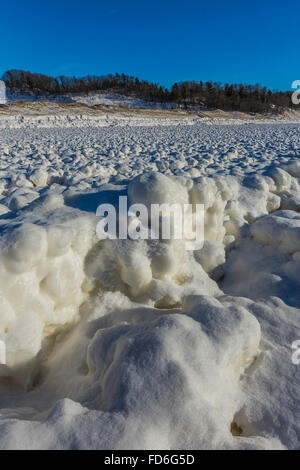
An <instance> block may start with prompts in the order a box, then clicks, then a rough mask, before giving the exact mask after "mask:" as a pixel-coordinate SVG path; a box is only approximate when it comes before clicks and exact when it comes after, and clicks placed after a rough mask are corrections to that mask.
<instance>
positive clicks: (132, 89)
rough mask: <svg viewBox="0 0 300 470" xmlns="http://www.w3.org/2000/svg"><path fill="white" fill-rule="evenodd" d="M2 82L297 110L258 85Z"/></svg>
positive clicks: (43, 78) (26, 78) (282, 95)
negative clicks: (170, 85) (166, 85)
mask: <svg viewBox="0 0 300 470" xmlns="http://www.w3.org/2000/svg"><path fill="white" fill-rule="evenodd" d="M2 80H4V82H5V83H6V86H7V87H8V88H10V89H16V90H20V91H22V92H32V93H36V94H67V93H89V92H94V91H114V92H115V93H119V94H123V95H127V96H133V97H135V98H140V99H143V100H146V101H153V102H160V103H172V104H176V105H181V106H183V107H184V108H193V107H203V108H218V109H223V110H232V111H244V112H253V113H267V112H280V111H281V110H282V109H284V108H295V109H299V106H295V105H293V104H292V100H291V95H292V92H288V91H287V92H278V91H276V92H272V91H271V90H268V89H267V88H266V87H261V86H259V85H244V84H228V83H226V84H225V85H221V84H220V83H216V82H212V81H208V82H202V81H200V82H195V81H186V82H180V83H175V84H174V85H173V86H172V88H171V89H167V88H164V87H162V86H159V85H158V84H156V83H149V82H148V81H146V80H139V79H138V78H136V77H131V76H128V75H125V74H123V73H122V74H118V73H116V74H115V75H106V76H92V75H88V76H86V77H82V78H77V77H65V76H60V77H49V76H47V75H43V74H40V73H31V72H25V71H23V70H9V71H7V72H5V74H4V75H3V77H2Z"/></svg>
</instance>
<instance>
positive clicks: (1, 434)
mask: <svg viewBox="0 0 300 470" xmlns="http://www.w3.org/2000/svg"><path fill="white" fill-rule="evenodd" d="M299 131H300V125H299V124H296V123H284V124H283V123H272V124H270V123H269V124H266V123H262V122H252V123H250V122H245V121H244V122H242V121H238V120H236V121H235V122H234V123H233V122H231V121H221V120H220V121H217V122H216V121H213V120H202V121H200V120H180V119H173V120H172V119H158V118H157V119H153V118H152V119H150V118H149V117H147V118H146V117H145V118H144V119H142V118H141V117H139V118H136V119H133V118H131V119H130V118H124V117H114V118H112V117H110V118H108V117H104V118H101V119H100V118H97V119H96V118H94V119H91V118H89V119H88V118H87V117H84V116H82V117H81V118H80V119H79V118H78V117H73V118H71V117H61V116H60V117H57V118H55V117H36V118H34V117H31V118H29V117H27V118H21V117H1V119H0V194H1V196H0V197H1V201H0V341H1V342H2V344H3V343H4V344H5V347H6V364H2V365H0V448H1V449H285V448H289V449H297V448H299V434H300V430H299V422H300V419H299V418H300V416H299V405H298V400H299V371H300V369H299V367H300V365H296V364H295V363H293V361H292V355H293V352H294V351H293V349H292V343H293V342H294V341H295V340H298V339H300V321H299V314H300V290H299V282H300V281H299V279H300V215H299V212H300V159H299V157H300V132H299ZM127 194H128V196H129V200H130V202H131V203H135V202H137V203H141V202H142V203H144V204H146V205H149V204H151V203H159V204H160V203H164V202H167V203H174V202H177V203H179V204H184V203H187V202H190V203H199V204H204V207H205V242H204V246H203V248H202V249H201V250H197V251H194V252H193V251H186V249H185V245H184V241H180V240H169V241H164V240H161V241H159V240H149V241H148V240H135V241H133V240H102V241H99V239H98V238H97V236H96V224H97V222H98V221H99V218H98V217H96V215H95V214H96V209H97V206H98V205H99V204H100V203H102V202H105V203H107V202H110V203H112V204H114V205H115V206H117V204H118V197H119V196H120V195H127ZM1 357H2V359H3V354H2V355H1Z"/></svg>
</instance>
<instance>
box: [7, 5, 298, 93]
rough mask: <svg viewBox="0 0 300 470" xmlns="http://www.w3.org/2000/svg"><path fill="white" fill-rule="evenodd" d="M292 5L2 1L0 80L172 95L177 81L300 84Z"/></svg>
mask: <svg viewBox="0 0 300 470" xmlns="http://www.w3.org/2000/svg"><path fill="white" fill-rule="evenodd" d="M299 30H300V4H299V2H288V1H285V2H283V1H280V2H275V1H274V0H273V1H266V0H261V1H257V0H251V1H249V2H243V1H241V0H240V1H237V0H232V1H231V0H228V1H219V0H215V1H208V0H207V1H205V2H204V1H194V0H160V1H159V0H149V1H148V0H139V1H136V0H123V1H120V0H115V1H105V0H72V1H70V0H59V1H58V0H44V1H37V0H27V1H26V0H23V1H21V0H10V1H6V2H4V1H1V19H0V41H1V42H0V48H1V49H0V75H2V73H3V72H5V71H6V70H8V69H12V68H16V69H23V70H30V71H32V72H41V73H46V74H49V75H70V76H72V75H76V76H80V75H88V74H95V75H102V74H106V73H115V72H119V73H121V72H124V73H126V74H130V75H134V76H138V77H139V78H141V79H147V80H149V81H155V82H158V83H160V84H162V85H164V86H170V85H171V84H172V83H174V82H175V81H182V80H196V81H199V80H204V81H206V80H213V81H220V82H222V83H225V82H242V83H252V84H254V83H260V84H261V85H266V86H268V87H269V88H271V89H279V90H288V89H290V88H291V82H292V81H293V80H297V79H300V67H299V45H300V38H299V36H300V34H299Z"/></svg>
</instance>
